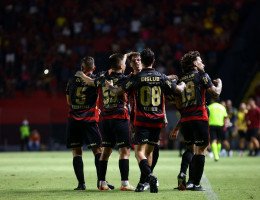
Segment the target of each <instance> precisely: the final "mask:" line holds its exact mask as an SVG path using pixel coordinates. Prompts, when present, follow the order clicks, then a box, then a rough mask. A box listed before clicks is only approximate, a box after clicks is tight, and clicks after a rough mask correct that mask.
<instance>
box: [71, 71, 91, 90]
mask: <svg viewBox="0 0 260 200" xmlns="http://www.w3.org/2000/svg"><path fill="white" fill-rule="evenodd" d="M75 76H77V77H79V78H81V79H82V80H83V81H84V82H85V83H86V84H87V85H90V86H95V84H94V79H92V78H90V77H88V76H86V75H85V74H84V73H83V72H82V71H77V72H76V74H75Z"/></svg>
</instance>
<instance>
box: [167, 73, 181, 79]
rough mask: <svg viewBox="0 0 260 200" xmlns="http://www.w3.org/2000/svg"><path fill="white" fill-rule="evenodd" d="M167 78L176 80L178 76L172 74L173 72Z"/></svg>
mask: <svg viewBox="0 0 260 200" xmlns="http://www.w3.org/2000/svg"><path fill="white" fill-rule="evenodd" d="M167 78H168V79H170V80H172V81H178V79H179V78H178V76H177V75H174V74H171V75H168V76H167Z"/></svg>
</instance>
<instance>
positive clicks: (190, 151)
mask: <svg viewBox="0 0 260 200" xmlns="http://www.w3.org/2000/svg"><path fill="white" fill-rule="evenodd" d="M193 155H194V145H193V144H189V145H187V147H186V150H185V151H184V153H183V154H182V159H181V167H180V173H179V174H178V176H177V179H178V187H177V188H176V189H179V190H185V189H186V176H187V170H188V167H189V166H190V163H191V160H192V157H193ZM189 178H190V180H189V181H190V182H191V180H192V179H191V176H189Z"/></svg>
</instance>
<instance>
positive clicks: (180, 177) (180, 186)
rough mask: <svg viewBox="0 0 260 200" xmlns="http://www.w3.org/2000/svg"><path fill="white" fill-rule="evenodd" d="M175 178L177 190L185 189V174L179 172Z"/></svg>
mask: <svg viewBox="0 0 260 200" xmlns="http://www.w3.org/2000/svg"><path fill="white" fill-rule="evenodd" d="M177 180H178V187H177V188H178V190H186V174H184V173H180V174H179V175H178V176H177Z"/></svg>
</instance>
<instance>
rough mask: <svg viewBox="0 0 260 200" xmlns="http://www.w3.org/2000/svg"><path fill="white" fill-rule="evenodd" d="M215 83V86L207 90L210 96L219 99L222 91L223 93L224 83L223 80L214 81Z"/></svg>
mask: <svg viewBox="0 0 260 200" xmlns="http://www.w3.org/2000/svg"><path fill="white" fill-rule="evenodd" d="M213 83H214V84H215V85H212V86H211V87H209V88H208V89H207V91H208V92H209V94H210V95H211V96H212V97H214V98H218V97H219V95H220V93H221V91H222V81H221V79H219V78H218V79H216V80H213Z"/></svg>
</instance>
